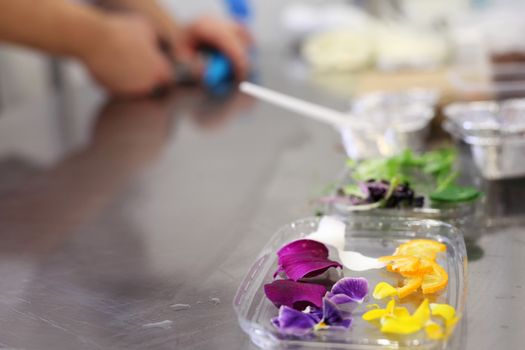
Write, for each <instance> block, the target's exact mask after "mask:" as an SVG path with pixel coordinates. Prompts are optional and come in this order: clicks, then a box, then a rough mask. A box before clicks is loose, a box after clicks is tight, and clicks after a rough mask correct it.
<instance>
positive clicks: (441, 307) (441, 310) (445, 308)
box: [425, 304, 460, 340]
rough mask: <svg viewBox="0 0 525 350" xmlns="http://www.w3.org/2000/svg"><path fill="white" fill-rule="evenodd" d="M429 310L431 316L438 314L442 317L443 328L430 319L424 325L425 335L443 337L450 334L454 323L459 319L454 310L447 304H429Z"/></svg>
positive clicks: (436, 337)
mask: <svg viewBox="0 0 525 350" xmlns="http://www.w3.org/2000/svg"><path fill="white" fill-rule="evenodd" d="M430 311H431V314H432V316H438V317H440V318H442V319H443V321H444V325H445V329H444V330H443V328H442V327H441V326H440V325H439V324H438V323H436V322H433V321H430V322H428V323H427V325H426V327H425V331H426V333H427V336H428V337H429V338H430V339H435V340H439V339H445V338H448V337H449V336H450V335H452V332H454V328H455V327H456V324H457V323H458V321H459V320H460V317H459V316H456V310H455V309H454V308H453V307H452V306H450V305H448V304H430Z"/></svg>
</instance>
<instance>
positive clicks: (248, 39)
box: [232, 22, 254, 48]
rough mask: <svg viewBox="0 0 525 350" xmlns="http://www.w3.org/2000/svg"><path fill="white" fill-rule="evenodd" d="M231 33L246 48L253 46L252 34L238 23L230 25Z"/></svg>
mask: <svg viewBox="0 0 525 350" xmlns="http://www.w3.org/2000/svg"><path fill="white" fill-rule="evenodd" d="M232 26H233V31H234V32H235V34H237V36H238V37H239V38H240V39H241V40H242V42H243V43H244V44H245V45H246V46H247V48H248V47H250V46H252V45H253V44H254V39H253V36H252V34H251V33H250V32H249V31H248V29H247V28H246V27H245V26H243V25H242V24H240V23H235V22H234V23H232Z"/></svg>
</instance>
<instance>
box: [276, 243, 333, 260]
mask: <svg viewBox="0 0 525 350" xmlns="http://www.w3.org/2000/svg"><path fill="white" fill-rule="evenodd" d="M286 255H308V256H317V257H321V258H327V257H328V248H326V246H325V245H324V244H323V243H320V242H317V241H314V240H311V239H299V240H297V241H293V242H292V243H289V244H287V245H285V246H283V247H282V248H281V249H279V251H277V256H278V257H279V260H280V259H281V257H283V256H286Z"/></svg>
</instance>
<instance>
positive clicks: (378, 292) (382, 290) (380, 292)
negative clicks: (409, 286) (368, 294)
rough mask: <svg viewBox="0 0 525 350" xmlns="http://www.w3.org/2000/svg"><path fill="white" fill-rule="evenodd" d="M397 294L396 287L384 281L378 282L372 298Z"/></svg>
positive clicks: (382, 297)
mask: <svg viewBox="0 0 525 350" xmlns="http://www.w3.org/2000/svg"><path fill="white" fill-rule="evenodd" d="M396 294H397V289H396V288H394V287H393V286H392V285H390V284H388V283H386V282H379V283H378V284H377V285H376V287H375V288H374V292H373V293H372V296H373V297H374V299H379V300H380V299H384V298H387V297H391V296H394V295H396Z"/></svg>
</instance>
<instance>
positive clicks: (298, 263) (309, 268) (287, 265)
mask: <svg viewBox="0 0 525 350" xmlns="http://www.w3.org/2000/svg"><path fill="white" fill-rule="evenodd" d="M281 266H282V270H284V272H285V273H286V276H288V278H289V279H291V280H294V281H297V280H300V279H301V278H305V277H314V276H317V275H320V274H322V273H323V272H325V271H326V270H328V269H329V268H330V267H335V268H337V267H339V268H342V265H341V264H340V263H338V262H336V261H332V260H329V259H327V258H321V257H313V256H294V255H285V256H283V257H282V259H281Z"/></svg>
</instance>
